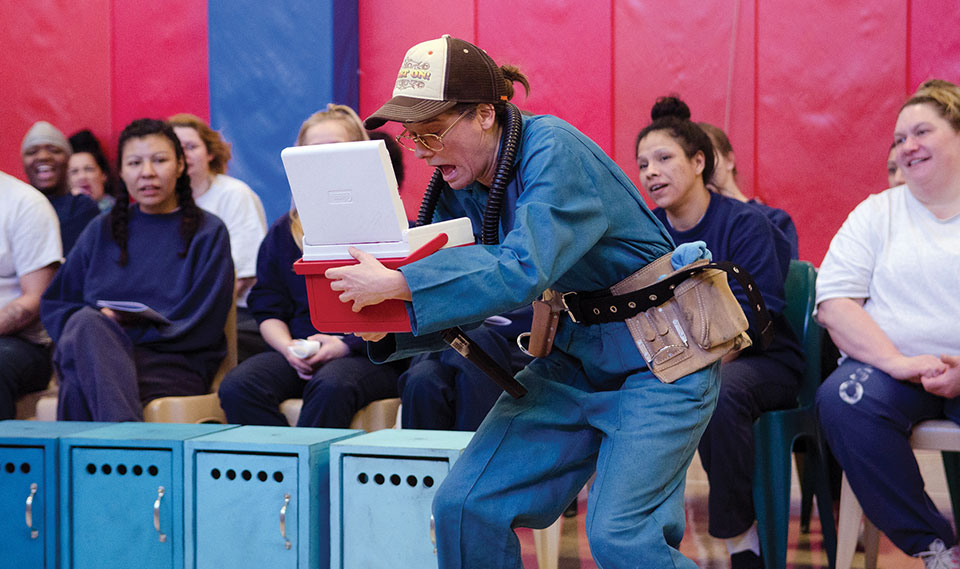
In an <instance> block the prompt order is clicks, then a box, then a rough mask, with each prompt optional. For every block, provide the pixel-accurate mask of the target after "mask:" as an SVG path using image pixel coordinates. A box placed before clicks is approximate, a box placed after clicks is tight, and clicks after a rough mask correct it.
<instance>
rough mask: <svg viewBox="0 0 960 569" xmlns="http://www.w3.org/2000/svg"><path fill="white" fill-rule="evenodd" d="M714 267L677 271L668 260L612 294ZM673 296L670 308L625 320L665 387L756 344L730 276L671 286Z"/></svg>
mask: <svg viewBox="0 0 960 569" xmlns="http://www.w3.org/2000/svg"><path fill="white" fill-rule="evenodd" d="M708 264H709V263H708V262H707V261H697V262H696V263H692V264H690V265H687V266H685V267H682V268H680V269H679V270H677V271H674V270H673V267H672V265H671V263H670V255H669V254H668V255H665V256H663V257H660V258H659V259H657V260H656V261H654V262H653V263H650V264H649V265H647V266H646V267H644V268H643V269H641V270H640V271H638V272H637V273H634V274H633V275H631V276H630V277H627V278H626V279H624V280H623V281H621V282H620V283H617V284H616V285H614V286H613V287H611V288H610V292H611V294H614V295H619V294H624V293H627V292H633V291H637V290H640V289H643V288H646V287H647V286H649V285H650V284H654V283H656V282H657V281H660V280H663V279H661V278H659V277H660V275H666V277H664V278H666V279H671V277H678V276H679V275H681V274H683V273H689V272H690V269H695V268H697V267H700V266H706V265H708ZM711 266H714V265H711ZM680 279H682V277H680ZM674 280H677V279H676V278H674ZM670 290H672V292H673V294H672V296H670V297H669V298H668V300H666V301H665V302H663V303H661V304H658V305H655V306H652V307H650V308H648V309H646V310H644V311H642V312H639V313H638V314H636V315H635V316H631V317H629V318H627V319H626V320H624V321H625V322H626V324H627V328H628V329H629V330H630V334H631V335H632V336H633V340H634V342H635V343H636V345H637V349H638V350H639V351H640V353H641V355H643V357H644V359H645V360H646V361H647V365H648V366H649V368H650V371H652V372H653V374H654V375H655V376H657V378H658V379H660V381H662V382H664V383H672V382H673V381H676V380H677V379H679V378H681V377H683V376H685V375H688V374H690V373H693V372H695V371H697V370H700V369H703V368H705V367H706V366H708V365H710V364H711V363H713V362H715V361H717V360H719V359H720V358H722V357H723V356H725V355H726V354H728V353H730V352H734V351H737V350H741V349H744V348H747V347H749V346H750V345H751V344H752V342H751V340H750V336H748V335H747V332H746V331H747V328H748V326H749V322H748V321H747V317H746V315H744V313H743V309H742V308H741V307H740V303H739V302H737V298H736V297H735V296H734V294H733V292H732V291H731V290H730V285H729V283H728V282H727V273H726V272H725V271H724V270H721V269H716V268H703V269H702V270H699V271H697V272H695V273H694V274H692V275H691V276H689V277H687V278H686V279H683V280H681V281H680V282H679V284H676V285H670ZM649 298H650V299H651V300H653V299H654V298H655V296H654V295H650V296H649ZM764 310H765V309H764Z"/></svg>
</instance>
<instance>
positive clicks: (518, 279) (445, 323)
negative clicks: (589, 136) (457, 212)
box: [401, 130, 608, 334]
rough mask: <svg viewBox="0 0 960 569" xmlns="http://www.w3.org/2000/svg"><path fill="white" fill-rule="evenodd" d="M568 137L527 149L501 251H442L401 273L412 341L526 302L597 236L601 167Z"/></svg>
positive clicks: (557, 135)
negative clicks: (596, 181) (519, 188)
mask: <svg viewBox="0 0 960 569" xmlns="http://www.w3.org/2000/svg"><path fill="white" fill-rule="evenodd" d="M566 136H568V135H566V133H564V132H563V131H556V130H554V131H551V132H550V133H549V134H548V136H544V137H542V140H538V141H536V142H534V143H531V144H525V146H524V148H523V156H522V159H521V161H520V162H519V163H518V165H517V172H516V176H517V177H518V180H519V181H518V183H520V184H521V185H522V193H520V196H519V198H518V199H517V201H516V205H515V211H514V223H513V227H512V229H510V231H509V232H508V233H507V234H506V235H505V236H504V238H503V240H502V242H501V244H500V245H473V246H468V247H459V248H454V249H445V250H442V251H438V252H437V253H435V254H433V255H431V256H429V257H427V258H426V259H424V260H421V261H418V262H416V263H412V264H410V265H407V266H405V267H403V268H402V269H401V271H402V272H403V274H404V276H405V277H406V279H407V283H408V285H409V286H410V290H411V293H412V297H413V300H412V303H411V306H412V317H411V325H412V328H413V330H414V333H415V334H423V333H426V332H433V331H437V330H441V329H443V328H448V327H450V326H454V325H457V324H461V323H464V322H472V321H477V320H481V319H483V318H485V317H486V316H490V315H492V314H499V313H501V312H505V311H507V310H512V309H514V308H517V307H518V306H521V305H523V304H527V303H529V302H531V301H532V300H533V299H534V298H536V296H537V295H539V294H540V293H541V292H543V290H544V289H546V288H547V287H549V286H551V285H552V284H553V283H554V282H556V281H557V279H558V278H560V277H561V276H562V275H564V274H565V273H566V272H567V271H569V270H570V268H571V267H573V266H574V265H575V264H576V263H577V262H578V261H579V260H580V259H581V258H582V257H583V256H584V255H585V254H586V253H587V252H588V251H589V250H590V249H591V248H592V247H593V246H594V245H595V244H596V243H597V241H598V240H599V239H600V238H601V237H602V236H603V234H604V232H605V231H606V230H607V227H608V222H607V218H606V215H605V212H604V204H603V202H602V200H601V199H600V196H599V193H598V191H597V188H596V187H595V185H594V184H593V180H594V179H596V177H597V176H599V175H600V174H597V173H596V172H595V171H596V170H597V169H600V168H602V165H601V164H599V163H598V162H597V161H595V160H592V159H590V158H592V157H591V156H590V155H589V154H588V153H587V152H586V151H585V150H584V149H582V147H580V146H581V143H580V142H579V141H577V140H573V139H572V137H571V139H566V138H565V137H566ZM578 147H580V148H578ZM460 191H463V190H460ZM508 205H509V204H508Z"/></svg>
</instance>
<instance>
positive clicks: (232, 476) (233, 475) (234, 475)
mask: <svg viewBox="0 0 960 569" xmlns="http://www.w3.org/2000/svg"><path fill="white" fill-rule="evenodd" d="M227 478H228V479H229V480H236V478H237V473H236V472H234V471H233V469H232V468H231V469H230V470H228V471H227Z"/></svg>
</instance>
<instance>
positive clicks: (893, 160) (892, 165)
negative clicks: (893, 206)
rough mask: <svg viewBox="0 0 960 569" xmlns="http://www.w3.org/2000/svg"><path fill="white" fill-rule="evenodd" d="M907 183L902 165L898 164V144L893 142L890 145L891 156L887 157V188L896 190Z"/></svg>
mask: <svg viewBox="0 0 960 569" xmlns="http://www.w3.org/2000/svg"><path fill="white" fill-rule="evenodd" d="M906 183H907V181H906V180H904V179H903V172H902V171H901V170H900V165H899V164H897V143H896V142H892V143H891V144H890V154H889V155H887V187H888V188H895V187H897V186H900V185H903V184H906Z"/></svg>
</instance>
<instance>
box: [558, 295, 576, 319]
mask: <svg viewBox="0 0 960 569" xmlns="http://www.w3.org/2000/svg"><path fill="white" fill-rule="evenodd" d="M576 294H577V292H576V291H569V292H565V293H562V294H561V295H560V302H561V303H562V304H563V309H564V310H566V311H567V316H569V317H570V321H571V322H573V323H574V324H579V323H580V321H579V320H577V317H576V316H574V315H573V311H572V310H570V305H569V304H567V297H568V296H570V295H576Z"/></svg>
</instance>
